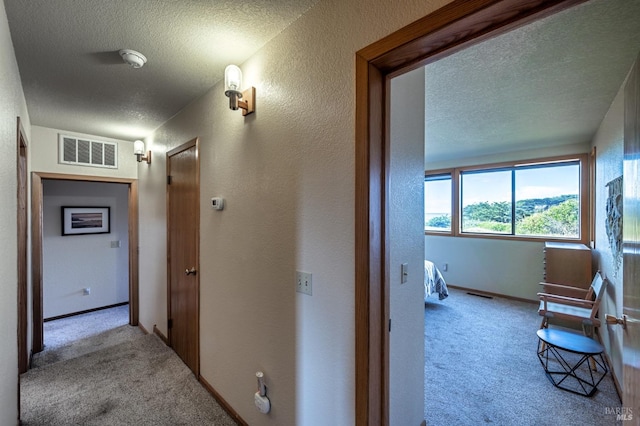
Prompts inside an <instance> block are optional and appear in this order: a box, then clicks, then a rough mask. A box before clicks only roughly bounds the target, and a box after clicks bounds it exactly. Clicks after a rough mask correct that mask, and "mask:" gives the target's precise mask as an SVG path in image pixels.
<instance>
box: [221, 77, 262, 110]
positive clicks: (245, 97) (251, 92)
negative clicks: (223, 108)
mask: <svg viewBox="0 0 640 426" xmlns="http://www.w3.org/2000/svg"><path fill="white" fill-rule="evenodd" d="M241 87H242V71H240V68H238V67H237V66H235V65H229V66H227V68H225V70H224V94H225V95H226V96H227V97H228V98H229V108H230V109H232V110H233V111H236V110H238V109H241V110H242V115H247V114H251V113H252V112H253V111H254V105H255V102H256V88H255V87H250V88H248V89H247V90H245V91H244V92H242V91H241V90H242V89H241ZM241 99H242V100H241Z"/></svg>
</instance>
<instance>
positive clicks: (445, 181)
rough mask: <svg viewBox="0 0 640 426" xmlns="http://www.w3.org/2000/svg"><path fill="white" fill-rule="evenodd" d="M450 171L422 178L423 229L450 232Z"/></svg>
mask: <svg viewBox="0 0 640 426" xmlns="http://www.w3.org/2000/svg"><path fill="white" fill-rule="evenodd" d="M452 188H453V187H452V185H451V173H447V174H437V175H429V176H426V177H425V178H424V194H425V197H424V230H425V231H435V232H451V207H452V204H451V200H452V196H451V190H452Z"/></svg>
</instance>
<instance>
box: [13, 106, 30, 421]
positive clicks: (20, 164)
mask: <svg viewBox="0 0 640 426" xmlns="http://www.w3.org/2000/svg"><path fill="white" fill-rule="evenodd" d="M17 121H18V123H17V132H16V133H17V135H18V141H17V151H18V152H17V169H18V176H17V179H18V180H17V183H18V188H17V196H18V211H17V215H18V374H22V373H24V372H26V371H27V369H28V367H29V353H28V350H27V323H28V320H27V315H28V314H27V299H28V296H27V294H28V284H27V279H28V278H27V269H28V265H27V262H28V260H27V242H28V212H27V205H28V199H27V186H28V183H27V179H28V172H27V170H28V165H27V158H28V157H27V146H28V143H27V136H26V135H25V133H24V128H23V127H22V122H21V121H20V117H18V120H17ZM19 405H20V401H18V406H19ZM18 408H19V407H18Z"/></svg>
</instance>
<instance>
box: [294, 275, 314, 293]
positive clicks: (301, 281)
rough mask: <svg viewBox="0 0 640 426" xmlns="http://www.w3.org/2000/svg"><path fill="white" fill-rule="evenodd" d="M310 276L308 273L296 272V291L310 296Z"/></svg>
mask: <svg viewBox="0 0 640 426" xmlns="http://www.w3.org/2000/svg"><path fill="white" fill-rule="evenodd" d="M311 288H312V276H311V273H309V272H300V271H296V291H297V292H298V293H304V294H308V295H309V296H311Z"/></svg>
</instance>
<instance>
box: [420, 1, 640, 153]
mask: <svg viewBox="0 0 640 426" xmlns="http://www.w3.org/2000/svg"><path fill="white" fill-rule="evenodd" d="M639 51H640V1H638V0H592V1H590V2H587V3H584V4H582V5H579V6H577V7H574V8H572V9H569V10H567V11H564V12H561V13H559V14H556V15H552V16H550V17H548V18H546V19H544V20H541V21H537V22H534V23H533V24H530V25H528V26H525V27H522V28H519V29H517V30H515V31H511V32H509V33H507V34H505V35H502V36H500V37H496V38H493V39H491V40H489V41H487V42H484V43H481V44H478V45H476V46H473V47H471V48H468V49H465V50H463V51H460V52H459V53H456V54H454V55H452V56H449V57H447V58H444V59H442V60H439V61H437V62H434V63H432V64H429V65H427V66H426V71H425V74H426V77H425V78H426V89H425V90H426V128H425V139H426V149H425V164H430V163H435V162H446V161H449V160H452V159H455V158H467V157H475V156H482V155H491V154H495V153H498V152H505V151H520V150H526V149H533V148H544V147H548V146H554V145H562V144H567V145H568V144H575V143H583V142H588V141H590V140H591V138H592V137H593V135H594V134H595V132H596V130H597V128H598V126H599V125H600V122H601V121H602V119H603V117H604V115H605V114H606V112H607V110H608V109H609V106H610V105H611V102H612V101H613V98H614V97H615V95H616V93H617V92H618V89H619V88H620V86H621V85H622V82H623V80H624V78H625V77H626V75H627V73H628V71H629V70H630V69H631V65H632V63H633V61H634V60H635V58H636V56H637V55H638V52H639Z"/></svg>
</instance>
